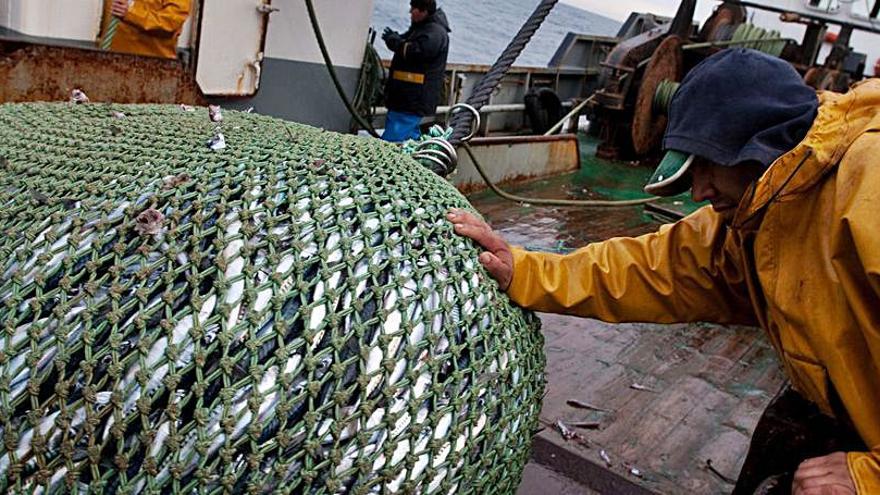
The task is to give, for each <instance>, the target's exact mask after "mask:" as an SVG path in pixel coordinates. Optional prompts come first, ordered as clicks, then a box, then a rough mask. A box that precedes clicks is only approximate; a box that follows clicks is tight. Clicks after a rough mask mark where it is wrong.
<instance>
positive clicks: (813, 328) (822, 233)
mask: <svg viewBox="0 0 880 495" xmlns="http://www.w3.org/2000/svg"><path fill="white" fill-rule="evenodd" d="M819 101H820V108H819V113H818V116H817V117H816V120H815V122H814V124H813V126H812V127H811V129H810V131H809V132H808V134H807V136H806V137H805V138H804V140H803V141H802V142H801V143H800V144H798V145H797V146H796V147H795V148H794V149H793V150H791V151H790V152H788V153H786V154H785V155H783V156H781V157H780V158H779V159H778V160H776V162H774V163H773V164H772V165H771V167H770V168H769V169H768V170H767V172H766V173H765V174H764V176H763V177H761V179H760V180H759V181H758V182H757V184H756V185H755V186H753V187H752V188H751V189H750V190H749V191H747V192H746V194H745V196H744V198H743V200H742V202H741V203H740V205H739V208H738V209H737V212H736V215H735V217H734V219H733V222H732V223H731V225H730V226H729V227H728V226H726V225H725V224H724V223H723V222H722V221H721V218H720V216H719V215H718V214H716V213H715V212H714V211H713V210H712V209H711V208H710V207H705V208H702V209H700V210H698V211H696V212H694V213H693V214H692V215H690V216H688V217H686V218H684V219H682V220H681V221H679V222H677V223H675V224H672V225H665V226H663V227H661V228H660V230H659V231H658V232H656V233H653V234H648V235H645V236H642V237H638V238H615V239H611V240H608V241H605V242H601V243H596V244H592V245H589V246H586V247H584V248H582V249H580V250H578V251H575V252H573V253H571V254H568V255H564V256H561V255H554V254H547V253H531V252H526V251H523V250H521V249H514V253H513V257H514V271H513V280H512V282H511V285H510V288H509V289H508V294H509V295H510V296H511V298H512V299H513V300H514V301H516V302H517V303H519V304H521V305H523V306H525V307H527V308H530V309H534V310H538V311H550V312H558V313H568V314H575V315H580V316H586V317H592V318H598V319H601V320H604V321H608V322H622V321H646V322H657V323H674V322H689V321H710V322H718V323H742V324H758V325H760V326H761V327H763V328H764V329H765V330H766V331H767V334H768V335H769V338H770V341H771V342H772V343H773V345H774V347H775V348H776V350H777V352H778V353H779V356H780V357H781V360H782V362H783V365H784V367H785V370H786V372H787V374H788V376H789V377H790V379H791V381H792V385H793V386H794V387H795V388H796V389H797V390H798V391H799V392H800V393H802V394H803V395H804V396H805V397H807V398H808V399H810V400H812V401H813V402H815V403H816V404H817V405H818V406H819V408H820V409H821V410H822V411H823V412H825V413H827V414H829V415H834V416H836V417H839V418H842V419H843V420H844V421H849V422H851V423H852V424H853V425H854V426H855V428H856V430H857V431H858V433H859V435H860V436H861V437H862V439H863V440H864V442H865V444H866V445H868V446H869V447H870V451H869V452H850V453H849V454H848V456H847V461H848V465H849V470H850V473H851V474H852V478H853V480H854V481H855V485H856V488H857V490H858V493H860V494H869V493H870V494H877V493H880V79H872V80H868V81H866V82H863V83H861V84H859V85H858V86H856V87H855V88H854V89H852V90H851V91H850V92H849V93H847V94H844V95H841V94H835V93H821V94H820V96H819Z"/></svg>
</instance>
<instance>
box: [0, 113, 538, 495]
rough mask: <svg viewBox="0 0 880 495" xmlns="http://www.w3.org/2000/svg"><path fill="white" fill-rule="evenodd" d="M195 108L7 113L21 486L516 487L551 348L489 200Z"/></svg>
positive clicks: (13, 466) (5, 255)
mask: <svg viewBox="0 0 880 495" xmlns="http://www.w3.org/2000/svg"><path fill="white" fill-rule="evenodd" d="M188 110H189V109H185V108H180V107H177V106H170V105H162V106H160V105H109V104H96V103H85V104H77V105H74V104H15V105H10V104H7V105H2V106H0V156H2V157H3V159H2V160H0V232H3V234H4V236H3V238H2V239H0V320H2V325H3V327H2V329H3V331H2V333H0V351H2V352H0V432H2V438H3V442H2V445H0V488H2V489H4V490H18V491H38V492H43V493H46V492H48V493H53V492H62V491H67V490H71V489H77V490H81V491H82V490H86V491H98V490H103V492H104V493H113V492H115V491H120V492H128V493H141V492H184V491H186V492H189V491H192V490H207V491H215V490H227V491H229V490H231V491H235V492H239V491H242V490H248V491H253V492H266V491H271V490H275V489H278V488H280V487H284V489H285V490H290V491H294V492H309V493H311V492H315V493H317V492H323V493H338V492H343V491H352V492H353V493H372V492H378V491H382V490H391V491H426V492H431V493H448V492H451V491H454V490H458V491H460V492H475V493H485V492H487V491H493V492H513V491H514V490H515V489H516V486H517V485H518V481H519V478H520V475H521V472H522V466H523V465H524V463H525V461H526V459H527V457H528V450H529V444H530V437H531V433H532V431H533V430H534V428H535V427H536V424H537V414H538V411H539V408H540V398H541V392H542V390H543V364H544V358H543V353H542V338H541V336H540V332H539V331H538V325H539V323H538V321H537V319H536V318H535V317H534V316H533V315H531V314H530V313H526V312H523V311H522V310H520V309H518V308H516V307H514V306H512V305H510V303H509V302H508V301H507V298H506V296H505V295H504V294H503V293H501V292H500V291H499V290H498V289H497V286H496V285H495V284H494V283H492V282H490V281H489V280H488V278H487V275H486V274H485V272H483V271H482V269H481V268H480V267H479V265H478V264H477V263H475V260H476V255H477V250H476V248H475V247H474V246H473V245H472V244H471V243H470V242H469V241H466V240H464V239H463V238H460V237H458V236H455V235H453V234H452V232H451V229H450V228H449V225H448V224H447V223H446V222H445V220H444V218H443V217H444V213H445V212H446V211H447V210H448V208H450V207H468V204H467V202H466V200H464V198H463V197H462V196H461V195H460V194H458V192H457V191H455V189H454V188H452V187H451V186H450V185H448V184H446V183H445V182H443V181H442V179H440V178H439V177H436V176H435V175H434V174H432V173H430V172H428V171H426V170H423V169H422V168H421V167H419V166H418V164H417V163H416V162H414V161H413V160H411V159H409V158H407V157H406V156H405V155H402V154H401V153H400V151H399V149H398V148H396V147H394V146H392V145H389V144H387V143H382V142H379V141H376V140H366V139H363V138H357V137H354V136H345V135H339V134H334V133H329V132H323V131H321V130H319V129H314V128H311V127H307V126H303V125H298V124H292V123H288V122H284V121H281V120H278V119H272V118H268V117H263V116H258V115H252V114H248V113H240V112H226V113H225V115H224V118H222V119H218V118H217V117H216V115H218V114H215V113H213V112H212V118H211V119H209V118H208V115H207V111H206V110H205V109H196V111H188ZM221 131H222V134H223V135H224V136H225V147H223V148H217V147H209V145H208V144H207V143H208V141H209V140H210V139H211V138H212V137H213V136H216V135H218V134H220V132H221ZM475 473H479V475H478V476H477V475H476V474H475Z"/></svg>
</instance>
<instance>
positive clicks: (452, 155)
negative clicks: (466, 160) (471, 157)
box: [412, 137, 458, 177]
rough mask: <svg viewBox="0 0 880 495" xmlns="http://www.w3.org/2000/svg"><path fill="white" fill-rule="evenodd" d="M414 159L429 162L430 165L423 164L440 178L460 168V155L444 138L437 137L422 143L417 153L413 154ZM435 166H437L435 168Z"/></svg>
mask: <svg viewBox="0 0 880 495" xmlns="http://www.w3.org/2000/svg"><path fill="white" fill-rule="evenodd" d="M412 157H413V158H415V159H416V160H427V161H428V162H430V163H424V162H422V165H425V166H427V167H428V168H429V169H431V170H432V171H433V172H434V173H436V174H438V175H440V176H443V177H445V176H447V175H449V174H450V173H452V171H453V170H455V168H456V167H458V153H456V152H455V148H453V147H452V145H451V144H449V141H447V140H445V139H443V138H442V137H435V138H431V139H427V140H425V141H422V142H420V143H419V144H418V146H417V147H416V151H414V152H413V153H412ZM433 165H437V167H434V166H433Z"/></svg>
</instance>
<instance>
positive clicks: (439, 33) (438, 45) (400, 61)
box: [385, 9, 450, 116]
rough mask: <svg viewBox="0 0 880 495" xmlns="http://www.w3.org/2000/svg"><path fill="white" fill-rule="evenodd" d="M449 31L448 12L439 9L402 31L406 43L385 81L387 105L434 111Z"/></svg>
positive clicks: (415, 111) (427, 112)
mask: <svg viewBox="0 0 880 495" xmlns="http://www.w3.org/2000/svg"><path fill="white" fill-rule="evenodd" d="M449 32H450V29H449V22H448V21H447V20H446V14H444V13H443V10H442V9H437V11H435V12H434V13H433V14H431V15H430V16H428V17H427V18H426V19H425V20H424V21H422V22H419V23H414V24H412V25H411V26H410V28H409V30H407V32H405V33H403V43H401V45H400V47H399V48H398V49H397V50H396V51H395V53H394V58H393V59H392V60H391V70H390V72H389V73H388V82H387V83H386V84H385V106H387V107H388V109H389V110H394V111H397V112H404V113H412V114H416V115H422V116H424V115H434V112H435V110H436V109H437V103H438V102H439V101H440V93H441V91H442V88H443V73H444V71H445V70H446V56H447V55H448V53H449V36H448V35H447V33H449Z"/></svg>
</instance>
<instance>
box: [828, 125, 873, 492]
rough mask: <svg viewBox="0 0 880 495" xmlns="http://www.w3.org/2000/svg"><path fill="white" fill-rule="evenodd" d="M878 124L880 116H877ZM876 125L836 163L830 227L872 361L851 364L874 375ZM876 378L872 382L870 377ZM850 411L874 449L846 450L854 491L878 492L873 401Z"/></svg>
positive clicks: (844, 286) (838, 267)
mask: <svg viewBox="0 0 880 495" xmlns="http://www.w3.org/2000/svg"><path fill="white" fill-rule="evenodd" d="M878 124H880V119H878ZM877 130H880V125H877V126H876V128H875V132H870V133H866V134H865V135H863V136H862V137H861V138H859V139H858V140H857V141H856V142H855V143H854V144H853V145H852V146H851V147H850V148H849V150H848V151H847V153H846V155H845V157H844V159H843V160H842V161H841V163H840V165H839V166H838V172H837V174H838V175H837V183H838V184H839V185H838V191H837V196H836V197H835V204H837V205H838V208H839V215H840V218H841V222H840V227H839V228H838V229H836V230H835V231H834V232H833V235H834V237H833V245H832V249H833V251H832V263H833V264H834V266H835V272H836V273H837V275H838V277H839V282H840V284H839V285H840V287H841V289H842V290H843V291H845V292H846V293H847V302H848V303H849V305H850V310H851V311H852V312H853V314H854V315H855V317H856V321H857V322H858V326H859V328H860V329H861V334H862V335H861V336H862V338H863V339H864V345H865V346H866V347H867V349H868V351H869V352H870V355H871V360H872V361H873V362H868V363H852V365H853V366H858V367H859V368H860V369H861V370H862V372H863V373H866V374H870V375H872V376H876V370H878V369H880V312H878V310H877V308H878V307H880V216H878V215H877V205H878V204H880V168H878V167H877V166H876V165H877V163H876V160H877V156H878V153H880V132H876V131H877ZM874 383H876V381H875V382H874ZM870 406H871V407H866V408H863V409H858V410H850V411H848V412H849V415H850V418H851V419H852V421H853V423H855V425H856V429H858V430H859V433H860V435H861V436H862V438H863V439H864V440H865V443H866V444H868V446H869V447H870V448H871V449H872V450H871V451H870V452H850V453H848V455H847V463H848V465H849V470H850V473H851V474H852V477H853V481H854V482H855V485H856V489H857V493H859V494H869V493H871V494H873V493H880V444H878V439H880V418H878V416H877V407H876V404H871V405H870Z"/></svg>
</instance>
